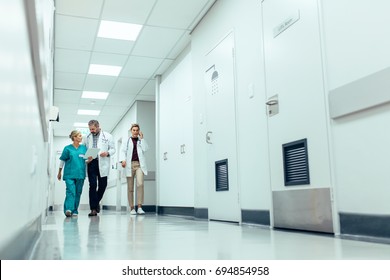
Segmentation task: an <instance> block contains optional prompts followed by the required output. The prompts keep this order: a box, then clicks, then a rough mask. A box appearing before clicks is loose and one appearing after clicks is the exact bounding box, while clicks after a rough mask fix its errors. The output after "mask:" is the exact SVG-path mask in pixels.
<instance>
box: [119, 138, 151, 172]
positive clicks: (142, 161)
mask: <svg viewBox="0 0 390 280" xmlns="http://www.w3.org/2000/svg"><path fill="white" fill-rule="evenodd" d="M148 149H149V146H148V143H147V142H146V140H145V139H139V138H138V141H137V154H138V159H139V165H140V167H141V170H142V172H143V173H144V174H145V175H148V167H147V166H146V158H145V154H144V153H145V152H146V151H147V150H148ZM132 156H133V141H132V140H131V137H129V138H128V139H127V143H126V145H124V147H123V150H122V160H126V167H125V173H126V177H131V175H132V174H131V173H132V172H131V158H132Z"/></svg>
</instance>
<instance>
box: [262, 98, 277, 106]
mask: <svg viewBox="0 0 390 280" xmlns="http://www.w3.org/2000/svg"><path fill="white" fill-rule="evenodd" d="M278 103H279V102H278V100H277V99H272V100H269V101H268V102H266V103H265V104H266V105H268V106H272V105H276V104H278Z"/></svg>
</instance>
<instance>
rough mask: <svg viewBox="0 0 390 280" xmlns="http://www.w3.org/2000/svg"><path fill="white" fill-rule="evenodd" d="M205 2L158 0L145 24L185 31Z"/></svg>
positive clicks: (203, 0)
mask: <svg viewBox="0 0 390 280" xmlns="http://www.w3.org/2000/svg"><path fill="white" fill-rule="evenodd" d="M207 2H208V0H196V1H194V0H159V1H158V2H157V4H156V6H155V7H154V9H153V11H152V14H151V15H150V17H149V19H148V21H147V24H148V25H154V26H163V27H172V28H181V29H187V28H188V27H189V26H190V25H192V23H193V21H194V18H196V17H197V15H198V14H199V12H200V11H201V10H202V9H203V7H204V6H205V4H206V3H207ZM173 14H174V16H173Z"/></svg>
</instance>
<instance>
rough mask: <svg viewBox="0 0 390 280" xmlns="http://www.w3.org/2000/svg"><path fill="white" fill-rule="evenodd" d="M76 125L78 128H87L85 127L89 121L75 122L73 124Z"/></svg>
mask: <svg viewBox="0 0 390 280" xmlns="http://www.w3.org/2000/svg"><path fill="white" fill-rule="evenodd" d="M73 126H74V127H77V128H85V127H88V123H86V122H85V123H82V122H75V123H74V124H73Z"/></svg>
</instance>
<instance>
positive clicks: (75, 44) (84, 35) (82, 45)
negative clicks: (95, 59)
mask: <svg viewBox="0 0 390 280" xmlns="http://www.w3.org/2000/svg"><path fill="white" fill-rule="evenodd" d="M98 24H99V21H98V20H96V19H85V18H77V17H71V16H63V15H57V16H56V27H55V33H56V36H55V44H56V47H57V48H69V49H76V50H88V51H89V50H92V47H93V43H94V41H95V37H96V34H97V29H98Z"/></svg>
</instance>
